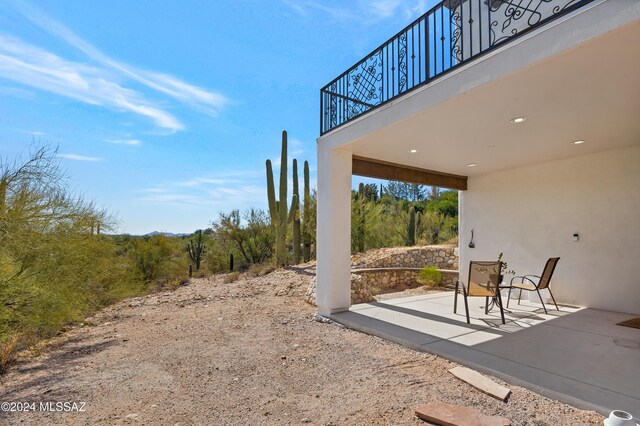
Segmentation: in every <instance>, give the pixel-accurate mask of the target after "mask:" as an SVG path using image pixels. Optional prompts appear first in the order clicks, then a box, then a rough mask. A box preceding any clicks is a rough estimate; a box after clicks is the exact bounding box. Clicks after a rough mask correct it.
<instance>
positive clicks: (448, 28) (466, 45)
mask: <svg viewBox="0 0 640 426" xmlns="http://www.w3.org/2000/svg"><path fill="white" fill-rule="evenodd" d="M592 1H593V0H444V1H442V2H440V3H438V4H437V5H436V6H435V7H433V8H432V9H431V10H429V11H428V12H426V13H425V14H424V15H422V16H420V17H419V18H418V19H416V20H415V21H414V22H412V23H411V24H409V25H408V26H407V27H405V28H404V29H403V30H402V31H400V32H399V33H398V34H396V35H395V36H394V37H392V38H391V39H389V40H388V41H386V42H385V43H383V44H382V45H381V46H379V47H378V48H376V49H375V50H374V51H373V52H371V53H370V54H369V55H367V56H365V57H364V58H363V59H361V60H360V61H359V62H358V63H356V64H355V65H353V66H352V67H351V68H349V69H348V70H347V71H345V72H343V73H342V74H341V75H340V76H339V77H337V78H336V79H334V80H333V81H331V82H330V83H329V84H327V85H326V86H324V87H323V88H322V89H321V90H320V134H321V135H324V134H325V133H328V132H330V131H331V130H333V129H336V128H338V127H340V126H342V125H343V124H345V123H348V122H350V121H351V120H354V119H356V118H357V117H359V116H361V115H363V114H365V113H367V112H369V111H371V110H374V109H376V108H378V107H380V106H381V105H384V104H386V103H388V102H390V101H392V100H394V99H396V98H398V97H400V96H402V95H404V94H406V93H408V92H410V91H412V90H414V89H417V88H419V87H421V86H424V85H427V84H429V83H430V82H432V81H434V80H436V79H438V78H439V77H441V76H443V75H445V74H446V73H448V72H450V71H452V70H454V69H456V68H458V67H460V66H462V65H464V64H467V63H469V62H471V61H473V60H475V59H476V58H478V57H479V56H481V55H484V54H486V53H487V52H490V51H491V50H493V49H496V48H498V47H500V46H503V45H505V44H506V43H509V42H511V41H512V40H514V39H516V38H517V37H519V36H521V35H523V34H526V33H527V32H529V31H531V30H533V29H535V28H538V27H540V26H542V25H545V24H546V23H548V22H550V21H551V20H553V19H556V18H558V17H560V16H562V15H565V14H567V13H569V12H571V11H574V10H576V9H578V8H580V7H582V6H584V5H586V4H588V3H590V2H592Z"/></svg>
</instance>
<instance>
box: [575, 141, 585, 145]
mask: <svg viewBox="0 0 640 426" xmlns="http://www.w3.org/2000/svg"><path fill="white" fill-rule="evenodd" d="M583 143H584V141H574V142H573V144H574V145H581V144H583Z"/></svg>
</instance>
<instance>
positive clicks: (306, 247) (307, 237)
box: [302, 161, 311, 262]
mask: <svg viewBox="0 0 640 426" xmlns="http://www.w3.org/2000/svg"><path fill="white" fill-rule="evenodd" d="M303 173H304V206H303V212H302V213H303V214H302V258H303V259H304V261H305V262H308V261H309V260H311V189H310V188H309V162H308V161H305V162H304V172H303Z"/></svg>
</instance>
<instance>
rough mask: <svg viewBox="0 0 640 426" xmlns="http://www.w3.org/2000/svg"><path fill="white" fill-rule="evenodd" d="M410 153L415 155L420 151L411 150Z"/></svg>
mask: <svg viewBox="0 0 640 426" xmlns="http://www.w3.org/2000/svg"><path fill="white" fill-rule="evenodd" d="M409 152H410V153H412V154H415V153H416V152H418V150H417V149H412V150H411V151H409Z"/></svg>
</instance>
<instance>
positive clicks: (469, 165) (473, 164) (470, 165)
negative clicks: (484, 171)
mask: <svg viewBox="0 0 640 426" xmlns="http://www.w3.org/2000/svg"><path fill="white" fill-rule="evenodd" d="M475 166H477V164H476V163H469V164H467V167H475Z"/></svg>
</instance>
